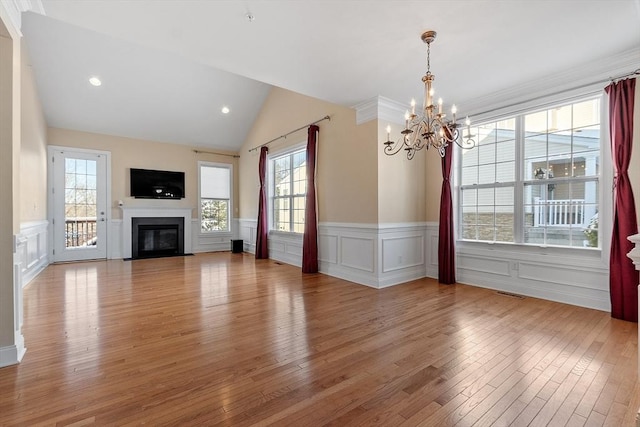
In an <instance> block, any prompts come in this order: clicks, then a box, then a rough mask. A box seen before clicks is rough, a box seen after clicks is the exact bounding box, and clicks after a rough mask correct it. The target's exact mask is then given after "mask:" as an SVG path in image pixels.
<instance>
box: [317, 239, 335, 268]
mask: <svg viewBox="0 0 640 427" xmlns="http://www.w3.org/2000/svg"><path fill="white" fill-rule="evenodd" d="M318 262H320V263H323V262H325V263H330V264H337V263H338V236H329V235H327V234H318Z"/></svg>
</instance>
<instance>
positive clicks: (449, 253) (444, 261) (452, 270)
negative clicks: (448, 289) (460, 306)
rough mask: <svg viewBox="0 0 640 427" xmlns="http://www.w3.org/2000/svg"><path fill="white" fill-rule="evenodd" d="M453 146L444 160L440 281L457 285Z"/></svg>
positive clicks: (440, 234) (439, 239)
mask: <svg viewBox="0 0 640 427" xmlns="http://www.w3.org/2000/svg"><path fill="white" fill-rule="evenodd" d="M451 146H452V144H449V145H448V146H447V148H446V149H445V156H444V157H443V158H442V193H441V194H440V226H439V231H438V281H439V282H440V283H444V284H447V285H451V284H453V283H456V248H455V242H454V238H453V201H452V199H451V182H450V181H449V177H450V176H451V161H452V159H453V156H452V149H451Z"/></svg>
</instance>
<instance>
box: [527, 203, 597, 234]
mask: <svg viewBox="0 0 640 427" xmlns="http://www.w3.org/2000/svg"><path fill="white" fill-rule="evenodd" d="M533 221H534V223H533V226H534V227H541V226H545V225H546V226H548V227H568V226H573V227H575V226H580V227H586V225H587V218H585V201H584V199H582V200H567V199H564V200H544V199H541V198H540V197H536V198H535V199H534V215H533Z"/></svg>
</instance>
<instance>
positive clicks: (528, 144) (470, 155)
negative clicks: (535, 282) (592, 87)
mask: <svg viewBox="0 0 640 427" xmlns="http://www.w3.org/2000/svg"><path fill="white" fill-rule="evenodd" d="M471 133H472V134H475V139H476V142H477V146H476V147H475V148H474V149H471V150H465V151H464V152H463V153H462V155H461V158H462V159H461V162H460V181H459V182H460V197H459V215H460V221H459V224H460V229H459V236H460V237H461V238H462V239H463V240H475V241H487V242H511V243H520V244H531V245H539V246H540V245H543V246H547V245H549V246H562V247H599V246H600V245H599V237H598V211H599V209H600V196H599V192H598V188H599V178H600V170H601V167H600V97H593V98H590V99H582V100H580V101H576V102H572V103H566V104H560V105H557V106H554V107H552V108H546V109H544V110H537V111H531V112H525V113H523V114H520V115H517V116H512V117H507V118H505V119H503V120H500V121H496V122H491V123H483V124H480V125H479V126H476V127H474V128H472V129H471Z"/></svg>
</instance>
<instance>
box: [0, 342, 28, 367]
mask: <svg viewBox="0 0 640 427" xmlns="http://www.w3.org/2000/svg"><path fill="white" fill-rule="evenodd" d="M20 338H21V340H20V342H19V343H16V344H14V345H9V346H6V347H0V368H4V367H5V366H11V365H16V364H18V363H20V362H21V361H22V357H23V356H24V354H25V353H26V351H27V349H26V348H25V346H24V342H23V341H22V336H21V335H20Z"/></svg>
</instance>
